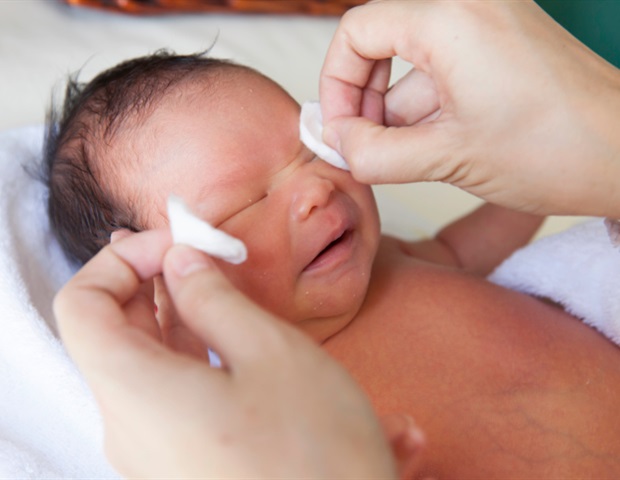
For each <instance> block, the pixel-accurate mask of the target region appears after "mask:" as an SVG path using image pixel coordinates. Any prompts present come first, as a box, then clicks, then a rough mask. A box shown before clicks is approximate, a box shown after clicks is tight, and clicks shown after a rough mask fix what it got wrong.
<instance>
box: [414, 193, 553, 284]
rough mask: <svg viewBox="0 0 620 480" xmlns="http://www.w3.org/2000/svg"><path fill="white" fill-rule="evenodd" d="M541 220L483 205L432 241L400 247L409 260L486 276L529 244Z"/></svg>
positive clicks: (443, 230)
mask: <svg viewBox="0 0 620 480" xmlns="http://www.w3.org/2000/svg"><path fill="white" fill-rule="evenodd" d="M543 220H544V217H541V216H538V215H532V214H527V213H521V212H516V211H513V210H509V209H506V208H504V207H499V206H497V205H493V204H490V203H486V204H484V205H482V206H481V207H479V208H478V209H476V210H474V211H473V212H472V213H470V214H468V215H466V216H464V217H462V218H460V219H458V220H456V221H454V222H453V223H451V224H449V225H448V226H446V227H445V228H443V229H442V230H441V231H440V232H439V233H438V234H437V235H436V236H435V238H434V239H432V240H423V241H419V242H412V243H409V244H406V245H404V249H405V251H406V252H407V253H409V254H410V255H412V256H415V257H419V258H423V259H425V260H429V261H432V262H435V263H441V264H444V265H455V266H458V267H461V268H463V269H465V270H468V271H471V272H473V273H477V274H480V275H485V276H486V275H488V274H489V273H491V272H492V271H493V269H494V268H495V267H497V266H498V265H499V264H500V263H501V262H502V261H503V260H504V259H506V258H507V257H508V256H509V255H510V254H511V253H513V252H514V251H515V250H517V249H518V248H520V247H522V246H523V245H525V244H526V243H527V242H528V241H530V240H531V238H532V236H533V235H534V234H535V233H536V231H537V230H538V228H539V227H540V225H541V224H542V222H543Z"/></svg>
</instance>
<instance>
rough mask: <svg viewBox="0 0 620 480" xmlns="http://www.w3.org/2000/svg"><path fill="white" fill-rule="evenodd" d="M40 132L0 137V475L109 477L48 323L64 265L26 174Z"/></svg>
mask: <svg viewBox="0 0 620 480" xmlns="http://www.w3.org/2000/svg"><path fill="white" fill-rule="evenodd" d="M42 136H43V130H42V129H41V128H40V127H33V128H27V129H20V130H14V131H9V132H4V133H2V134H0V192H2V193H1V194H0V307H1V312H2V313H1V322H2V323H1V326H0V392H1V393H0V412H2V413H1V414H0V478H2V479H9V478H10V479H26V478H80V479H86V478H118V475H117V474H116V473H115V472H114V470H113V469H112V468H111V467H110V466H109V464H108V463H107V461H106V459H105V457H104V455H103V453H102V428H101V422H100V419H99V417H98V412H97V410H96V406H95V404H94V401H93V399H92V397H91V395H90V392H89V391H88V389H87V387H86V385H85V384H84V382H83V381H82V378H81V376H80V374H79V372H78V371H77V369H76V368H75V367H74V365H73V363H72V362H71V360H70V359H69V358H68V357H67V355H66V353H65V351H64V349H63V347H62V345H61V343H60V341H59V340H58V338H57V336H56V329H55V326H54V323H53V320H52V318H53V317H52V311H51V303H52V298H53V296H54V293H55V292H56V290H57V289H58V288H59V286H60V285H61V284H62V283H64V281H66V279H67V278H69V276H70V275H71V273H72V269H71V267H70V266H69V265H68V263H67V262H66V260H65V259H64V257H63V255H62V253H61V251H60V248H59V246H58V245H57V244H56V242H55V241H54V239H53V238H52V236H51V235H50V231H49V228H48V221H47V216H46V207H45V188H44V185H43V184H42V183H41V182H39V181H37V180H34V179H33V176H32V175H31V174H30V173H28V171H27V169H30V170H34V165H36V164H37V163H38V159H39V158H40V151H41V143H42ZM25 166H26V167H27V168H26V169H25V168H24V167H25Z"/></svg>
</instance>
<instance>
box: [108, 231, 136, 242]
mask: <svg viewBox="0 0 620 480" xmlns="http://www.w3.org/2000/svg"><path fill="white" fill-rule="evenodd" d="M133 234H134V232H132V231H131V230H129V229H128V228H119V229H118V230H114V231H113V232H112V234H111V235H110V243H114V242H118V241H119V240H121V239H122V238H126V237H129V236H130V235H133Z"/></svg>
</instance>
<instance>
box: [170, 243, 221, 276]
mask: <svg viewBox="0 0 620 480" xmlns="http://www.w3.org/2000/svg"><path fill="white" fill-rule="evenodd" d="M168 255H169V262H170V265H171V267H172V269H173V270H174V271H175V273H176V274H177V275H179V276H180V277H186V276H188V275H189V274H191V273H194V272H197V271H200V270H205V269H207V268H209V267H210V266H211V259H210V258H209V257H207V256H206V255H205V254H204V253H202V252H199V251H198V250H196V249H194V248H192V247H189V246H187V245H175V246H173V247H172V248H171V249H170V251H169V252H168Z"/></svg>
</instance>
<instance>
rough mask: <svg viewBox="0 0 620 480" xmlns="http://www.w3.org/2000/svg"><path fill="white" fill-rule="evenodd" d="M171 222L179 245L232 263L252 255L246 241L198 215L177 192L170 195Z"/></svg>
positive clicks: (173, 236)
mask: <svg viewBox="0 0 620 480" xmlns="http://www.w3.org/2000/svg"><path fill="white" fill-rule="evenodd" d="M168 222H169V223H170V230H171V232H172V240H173V242H174V243H175V244H179V243H182V244H185V245H189V246H190V247H193V248H195V249H197V250H201V251H203V252H205V253H206V254H208V255H211V256H213V257H217V258H221V259H222V260H225V261H227V262H229V263H234V264H239V263H243V262H245V260H246V259H247V257H248V252H247V249H246V248H245V244H244V243H243V242H242V241H241V240H239V239H237V238H234V237H232V236H230V235H228V234H227V233H224V232H223V231H222V230H219V229H217V228H214V227H212V226H211V225H209V224H208V223H207V222H205V221H204V220H201V219H200V218H198V217H197V216H195V215H194V214H193V213H192V212H191V211H190V210H189V208H187V206H186V205H185V203H183V200H182V199H181V198H180V197H177V196H176V195H170V196H169V197H168Z"/></svg>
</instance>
